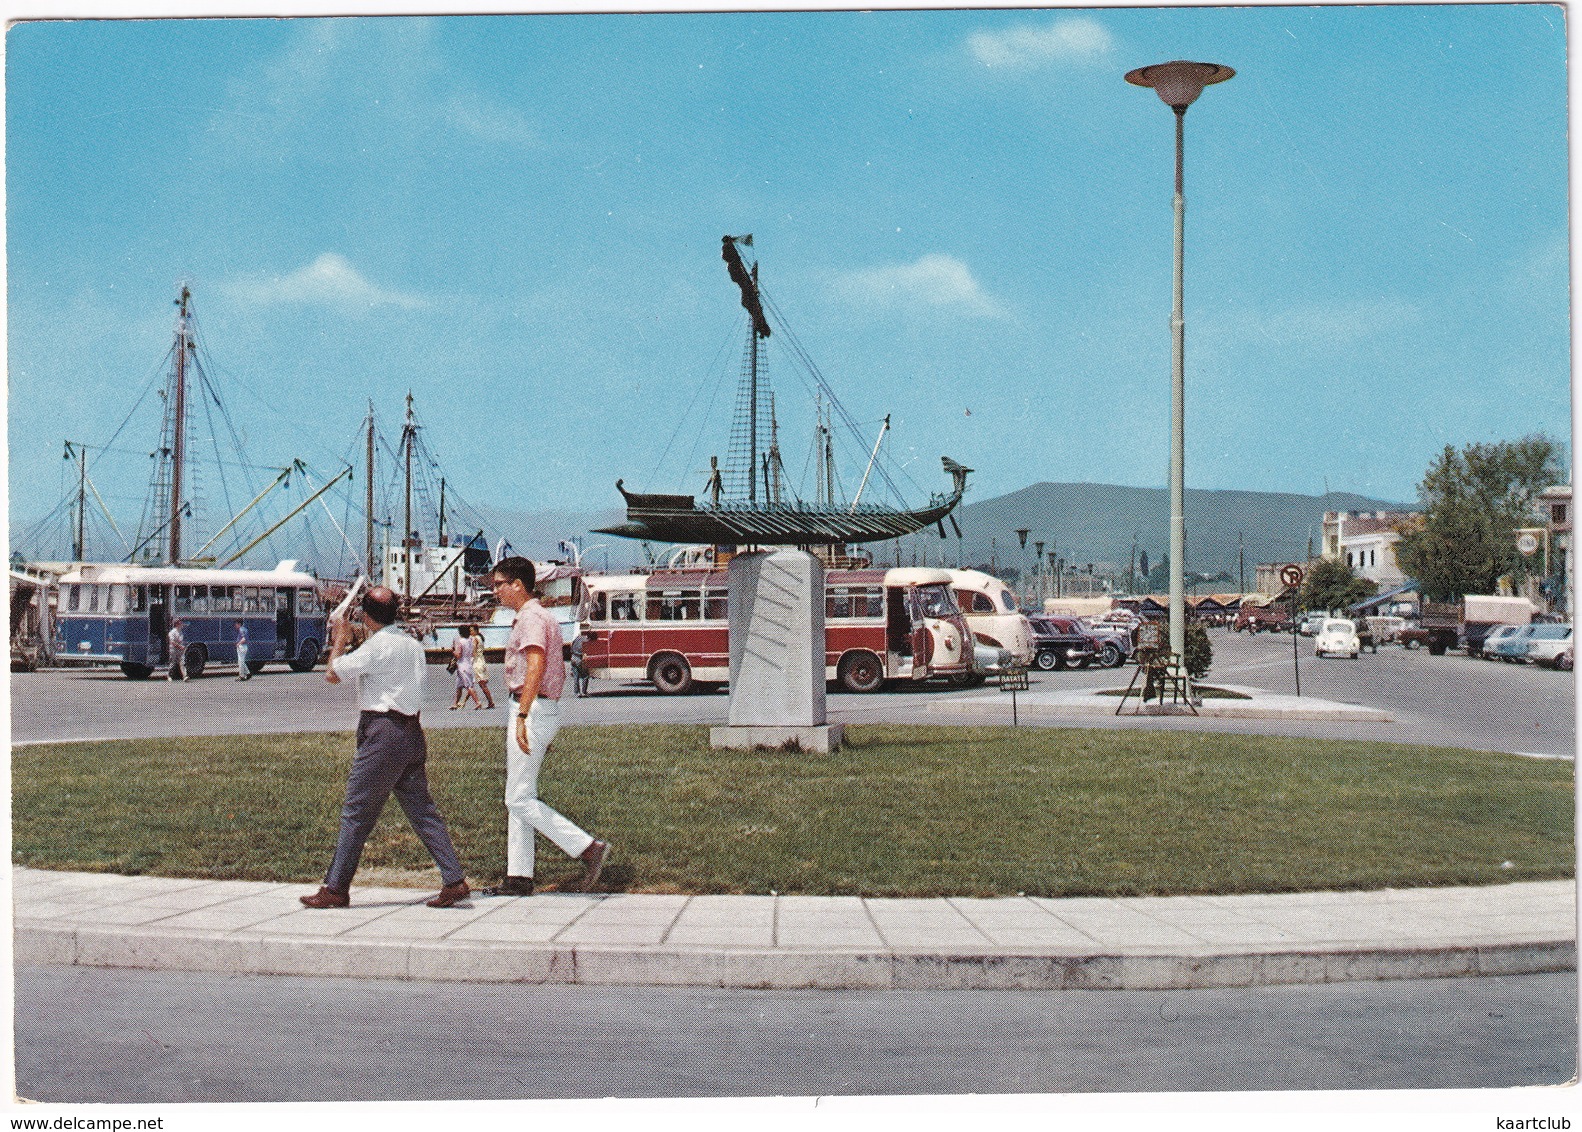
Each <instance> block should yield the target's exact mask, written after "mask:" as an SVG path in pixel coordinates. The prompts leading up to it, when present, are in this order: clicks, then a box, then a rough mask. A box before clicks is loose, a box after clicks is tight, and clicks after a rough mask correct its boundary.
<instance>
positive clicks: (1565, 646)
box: [1527, 625, 1571, 669]
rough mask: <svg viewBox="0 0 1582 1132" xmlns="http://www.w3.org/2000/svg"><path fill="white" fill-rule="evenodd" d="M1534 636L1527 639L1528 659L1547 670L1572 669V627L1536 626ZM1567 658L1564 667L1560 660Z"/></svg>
mask: <svg viewBox="0 0 1582 1132" xmlns="http://www.w3.org/2000/svg"><path fill="white" fill-rule="evenodd" d="M1532 628H1533V634H1532V636H1531V637H1528V638H1527V659H1528V660H1529V661H1531V662H1532V663H1533V664H1541V665H1543V666H1545V667H1547V668H1561V667H1564V668H1566V669H1569V668H1570V667H1571V626H1569V625H1534V626H1533V627H1532ZM1562 654H1563V655H1564V656H1565V660H1566V663H1565V664H1564V665H1563V666H1562V665H1561V663H1560V658H1561V656H1562Z"/></svg>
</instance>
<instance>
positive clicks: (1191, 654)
mask: <svg viewBox="0 0 1582 1132" xmlns="http://www.w3.org/2000/svg"><path fill="white" fill-rule="evenodd" d="M1185 660H1186V670H1187V675H1188V676H1190V677H1191V678H1192V679H1193V680H1201V679H1203V677H1205V676H1207V675H1208V670H1209V666H1210V665H1212V664H1213V663H1214V646H1213V645H1212V644H1210V643H1209V639H1208V630H1207V629H1205V628H1204V627H1203V626H1202V625H1200V624H1199V623H1198V622H1196V621H1188V622H1187V627H1186V657H1185Z"/></svg>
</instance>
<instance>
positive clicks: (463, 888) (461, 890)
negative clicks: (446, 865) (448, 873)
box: [428, 880, 472, 908]
mask: <svg viewBox="0 0 1582 1132" xmlns="http://www.w3.org/2000/svg"><path fill="white" fill-rule="evenodd" d="M471 895H472V889H470V888H468V887H467V882H466V881H464V880H459V881H457V882H456V883H455V884H447V885H446V886H445V887H444V888H442V889H440V890H439V895H438V896H436V897H434V899H432V900H430V901H429V902H428V906H429V907H430V908H449V907H450V906H451V905H452V904H456V903H458V902H460V901H462V900H465V899H467V897H469V896H471Z"/></svg>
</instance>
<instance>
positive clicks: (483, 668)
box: [470, 625, 494, 707]
mask: <svg viewBox="0 0 1582 1132" xmlns="http://www.w3.org/2000/svg"><path fill="white" fill-rule="evenodd" d="M470 628H471V630H472V675H473V679H474V680H476V681H477V682H478V691H480V692H482V693H483V696H484V699H486V700H488V701H489V703H488V705H487V706H489V707H493V706H494V695H493V693H491V692H490V691H489V662H488V661H486V660H485V659H484V656H483V630H482V629H480V628H478V626H476V625H473V626H470Z"/></svg>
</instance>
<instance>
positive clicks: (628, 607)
mask: <svg viewBox="0 0 1582 1132" xmlns="http://www.w3.org/2000/svg"><path fill="white" fill-rule="evenodd" d="M610 620H612V621H636V620H637V595H636V594H612V595H611V596H610Z"/></svg>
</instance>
